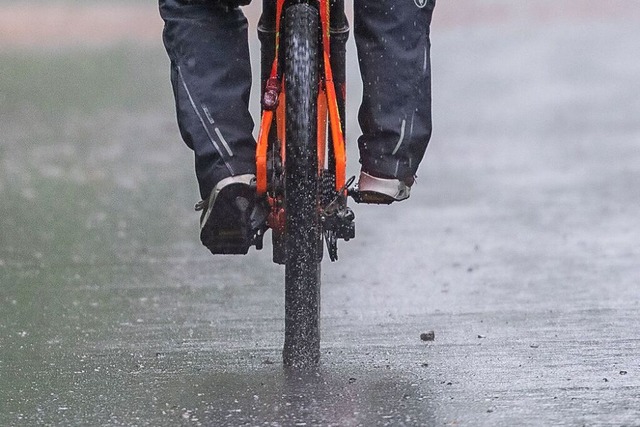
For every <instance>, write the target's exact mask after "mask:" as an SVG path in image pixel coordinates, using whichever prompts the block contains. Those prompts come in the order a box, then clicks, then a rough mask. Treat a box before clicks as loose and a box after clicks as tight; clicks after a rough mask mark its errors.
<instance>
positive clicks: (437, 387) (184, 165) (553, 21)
mask: <svg viewBox="0 0 640 427" xmlns="http://www.w3.org/2000/svg"><path fill="white" fill-rule="evenodd" d="M7 3H9V5H7ZM16 4H17V3H15V2H13V3H11V2H4V4H3V10H5V11H6V13H9V12H11V11H13V12H12V13H17V15H14V17H15V16H23V18H21V19H23V21H21V22H24V25H32V26H33V31H36V29H40V30H41V31H42V37H41V40H42V43H41V44H40V43H38V42H37V40H36V41H35V43H36V45H34V40H31V39H29V34H31V33H32V32H31V31H24V28H23V31H22V32H9V33H11V34H14V35H15V38H14V39H11V38H9V37H6V38H2V43H0V129H1V133H0V138H1V140H2V143H1V145H0V162H1V166H0V200H1V203H0V425H3V426H13V425H16V426H22V425H25V426H27V425H77V426H85V425H113V426H118V425H124V426H145V425H149V426H163V425H166V426H175V425H187V426H188V425H194V426H197V425H212V426H214V425H215V426H244V425H246V426H295V425H299V426H303V425H307V426H378V425H380V426H384V425H389V426H431V425H433V426H446V425H461V426H525V425H530V426H549V425H567V426H583V425H584V426H603V425H607V426H639V425H640V356H639V355H640V246H639V244H638V242H639V241H640V227H639V226H640V223H639V221H640V97H639V96H638V94H640V78H639V76H640V56H639V55H638V52H639V50H638V47H639V40H640V25H639V24H640V5H639V4H638V2H637V1H635V0H617V1H612V2H598V1H587V0H581V1H579V0H574V1H572V0H557V1H551V0H543V1H537V2H528V1H524V0H517V1H514V0H491V1H489V0H464V1H463V0H460V1H455V2H444V1H442V2H440V4H438V8H437V11H436V15H435V18H434V20H435V22H434V27H433V30H432V36H433V67H434V68H433V80H434V123H435V130H434V136H433V140H432V144H431V146H430V148H429V150H428V155H427V159H426V160H425V162H424V164H423V166H422V168H421V170H420V172H419V177H418V182H417V185H416V186H415V188H414V192H413V194H412V196H411V199H410V200H409V201H407V202H403V203H402V204H399V205H397V206H390V207H366V206H356V207H355V209H356V214H357V227H358V229H357V238H356V240H354V241H352V242H349V243H348V244H343V245H342V246H341V248H340V250H341V252H340V257H341V259H340V261H339V262H338V263H336V264H330V263H328V262H327V263H326V264H325V265H324V266H323V269H324V273H323V316H322V322H323V329H322V333H323V342H322V346H323V353H322V360H323V363H322V366H321V368H320V370H319V371H318V372H317V373H315V374H312V375H301V374H288V373H285V372H283V369H282V365H281V356H280V351H281V346H282V342H283V310H284V304H283V298H284V290H283V271H282V269H281V268H280V267H279V266H275V265H273V264H272V263H271V262H270V253H269V249H270V247H269V246H267V247H266V248H265V250H263V251H262V252H256V251H252V253H250V255H249V256H246V257H212V256H210V255H209V254H208V252H207V251H206V250H205V249H204V248H202V247H201V246H200V244H199V242H198V240H197V221H198V215H197V214H196V213H195V212H193V211H192V205H193V203H194V202H195V201H197V191H196V184H195V179H194V177H193V172H192V169H191V168H192V162H193V160H192V156H191V154H190V152H189V150H188V149H187V148H186V147H185V146H184V145H183V144H182V143H181V142H180V141H179V136H178V132H177V128H176V125H175V122H174V111H173V105H172V97H171V92H170V88H169V82H168V61H167V59H166V58H165V54H164V52H163V50H162V46H161V44H160V33H159V31H160V25H159V18H158V16H157V12H156V11H155V3H154V2H152V1H146V2H138V3H135V4H134V2H131V4H129V5H128V6H127V4H128V3H118V4H119V5H120V6H118V7H122V8H123V9H122V10H121V11H120V13H126V10H127V7H130V8H131V10H134V9H135V10H138V9H137V8H142V9H141V10H146V11H148V12H147V13H148V15H149V18H148V21H149V22H140V25H141V26H143V25H148V28H151V29H155V30H157V40H154V39H153V38H149V37H148V34H149V33H148V32H147V31H148V30H144V29H141V30H140V31H139V32H132V33H131V34H129V35H127V34H126V29H121V30H118V31H116V32H115V33H113V34H115V35H119V34H121V35H123V37H116V40H113V39H110V40H111V42H108V41H107V40H106V39H105V38H104V37H102V36H104V34H102V36H96V37H94V36H95V34H94V35H93V36H92V33H91V30H92V28H94V27H92V26H91V25H85V27H84V28H85V29H86V34H84V35H83V36H80V35H78V34H77V33H73V35H72V36H70V38H69V39H66V40H65V38H64V37H61V36H59V35H58V36H55V34H53V33H51V32H49V33H48V32H47V31H49V30H50V29H51V28H53V29H56V31H58V30H60V28H59V26H60V25H67V26H68V27H69V28H74V31H76V30H77V27H76V26H74V25H72V24H73V23H74V22H77V20H78V19H79V18H78V17H75V18H74V16H73V10H74V7H71V6H68V5H69V4H71V5H76V6H77V5H78V4H80V2H75V3H73V2H71V3H67V6H63V7H66V9H64V10H65V11H66V13H63V14H61V15H55V14H52V13H50V14H47V15H45V16H49V18H50V19H54V20H55V19H59V20H60V19H61V21H54V23H53V24H51V25H50V27H47V26H46V25H44V24H43V23H42V22H41V21H39V20H38V19H42V16H43V15H40V18H38V10H40V9H38V7H44V5H45V4H49V5H50V4H51V3H45V2H32V3H29V4H28V6H27V7H23V6H16ZM92 4H93V3H88V2H82V5H83V6H82V7H83V9H82V11H83V13H88V14H89V15H83V16H84V18H82V19H80V21H82V22H85V24H86V19H89V18H87V16H94V19H95V16H98V17H100V16H101V14H100V13H94V15H91V14H90V13H89V12H87V11H88V10H89V11H90V8H91V7H93V6H95V7H98V6H96V4H93V6H92ZM9 6H11V7H9ZM19 7H23V9H22V11H21V12H20V10H18V9H19ZM47 7H50V6H47ZM99 7H104V5H102V4H101V6H99ZM12 8H13V9H12ZM252 8H253V9H250V10H249V11H250V12H251V13H252V16H255V7H254V6H252ZM16 10H17V11H18V12H16ZM122 11H125V12H122ZM25 13H27V15H24V14H25ZM28 13H31V15H29V14H28ZM132 13H133V12H132ZM135 13H139V11H138V12H135ZM21 14H22V15H21ZM25 16H26V17H25ZM56 16H57V18H56ZM61 16H63V17H64V19H63V18H60V17H61ZM109 16H111V15H109ZM115 16H118V15H115ZM136 16H138V15H136ZM143 16H144V15H143ZM16 19H17V18H16ZM65 19H66V20H65ZM74 19H76V21H74ZM98 21H99V20H98ZM98 21H96V26H95V28H97V29H100V28H102V27H101V26H100V25H106V24H105V22H107V24H108V23H109V22H111V23H113V24H114V25H116V24H117V22H116V21H117V19H115V20H114V18H113V17H110V18H108V19H107V20H106V21H105V22H102V23H100V22H98ZM7 22H9V23H11V22H14V23H15V22H16V21H15V20H7V19H4V20H3V19H0V24H2V25H4V26H3V27H2V29H1V30H0V31H4V32H3V34H8V33H7V32H6V28H7V25H9V24H7ZM65 22H66V24H65ZM30 23H31V24H30ZM5 24H6V25H5ZM252 25H253V27H252V28H254V27H255V21H253V22H252ZM21 28H22V27H21ZM48 28H49V30H48ZM54 32H55V31H54ZM98 32H100V31H98ZM20 34H23V35H24V37H23V38H22V39H20ZM63 34H64V33H63ZM55 37H58V39H56V38H55ZM134 39H135V40H134ZM53 40H57V41H56V43H55V45H53V46H52V45H51V42H52V41H53ZM351 46H352V45H351ZM252 49H253V51H254V52H257V50H256V49H257V45H253V47H252ZM350 61H351V62H350V75H349V79H350V84H351V86H350V90H351V92H350V96H351V99H352V101H351V103H350V112H349V120H350V127H349V141H350V143H351V149H350V150H351V151H350V153H351V163H350V166H349V168H350V172H351V173H352V174H355V173H356V172H357V170H358V168H357V166H358V165H357V153H356V151H355V150H354V147H355V140H356V138H357V136H358V132H357V124H356V122H355V117H356V111H357V104H358V97H359V93H360V92H359V82H358V73H357V65H356V62H355V58H354V56H353V55H351V60H350ZM254 99H255V96H254ZM431 330H433V331H434V333H435V340H434V341H429V342H423V341H421V339H420V335H421V334H422V333H426V332H428V331H431Z"/></svg>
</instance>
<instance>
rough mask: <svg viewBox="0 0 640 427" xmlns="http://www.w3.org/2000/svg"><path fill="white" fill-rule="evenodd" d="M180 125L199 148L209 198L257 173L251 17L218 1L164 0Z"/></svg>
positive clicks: (190, 142)
mask: <svg viewBox="0 0 640 427" xmlns="http://www.w3.org/2000/svg"><path fill="white" fill-rule="evenodd" d="M159 3H160V14H161V16H162V18H163V19H164V22H165V27H164V44H165V47H166V49H167V53H168V55H169V59H170V60H171V82H172V84H173V91H174V95H175V102H176V111H177V116H178V126H179V128H180V133H181V135H182V138H183V139H184V141H185V143H186V144H187V145H188V146H189V147H190V148H191V149H193V151H194V153H195V168H196V176H197V178H198V183H199V186H200V193H201V195H202V197H203V198H205V197H207V196H208V195H209V193H210V192H211V190H212V189H213V187H214V186H215V184H216V183H217V182H218V181H220V180H221V179H223V178H226V177H228V176H232V175H241V174H246V173H255V146H256V143H255V140H254V138H253V135H252V131H253V120H252V118H251V115H250V114H249V109H248V103H249V92H250V89H251V66H250V61H249V47H248V39H247V20H246V18H245V16H244V14H243V13H242V11H241V10H240V9H237V8H236V9H232V10H228V11H227V10H225V9H222V8H219V7H216V6H212V4H213V3H214V2H207V1H193V0H159Z"/></svg>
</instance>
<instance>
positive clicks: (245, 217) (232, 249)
mask: <svg viewBox="0 0 640 427" xmlns="http://www.w3.org/2000/svg"><path fill="white" fill-rule="evenodd" d="M254 198H255V193H254V190H253V189H252V188H251V187H250V186H248V185H246V184H243V183H237V184H229V185H227V186H226V187H224V188H223V189H222V190H221V191H220V193H219V194H218V195H217V196H216V199H215V201H214V203H213V206H211V208H210V209H211V214H210V215H209V218H208V219H207V222H206V223H205V225H204V227H203V228H202V230H201V231H200V240H201V241H202V244H203V245H205V246H206V247H207V248H208V249H209V250H210V251H211V253H212V254H227V255H245V254H247V252H249V247H250V246H251V241H250V236H249V235H248V234H249V231H248V226H249V216H250V214H251V209H252V208H253V200H254Z"/></svg>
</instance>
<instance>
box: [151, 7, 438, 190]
mask: <svg viewBox="0 0 640 427" xmlns="http://www.w3.org/2000/svg"><path fill="white" fill-rule="evenodd" d="M159 3H160V14H161V16H162V18H163V19H164V22H165V29H164V44H165V47H166V49H167V53H168V55H169V59H170V60H171V82H172V84H173V91H174V95H175V102H176V110H177V116H178V126H179V129H180V133H181V135H182V138H183V139H184V141H185V142H186V144H187V145H188V146H189V147H190V148H191V149H193V151H194V153H195V167H196V176H197V178H198V183H199V185H200V193H201V195H202V197H203V198H205V197H206V196H207V195H208V194H209V193H210V192H211V190H212V189H213V187H214V186H215V184H216V183H217V182H218V181H220V180H221V179H223V178H226V177H228V176H231V175H241V174H246V173H255V146H256V144H255V140H254V138H253V136H252V131H253V126H254V123H253V120H252V119H251V116H250V114H249V111H248V101H249V91H250V87H251V67H250V62H249V49H248V41H247V40H248V38H247V37H248V36H247V21H246V18H245V17H244V15H243V13H242V11H241V10H240V9H238V8H236V9H231V10H226V9H224V8H219V7H216V6H215V5H214V3H215V2H214V1H211V0H159ZM434 6H435V0H354V11H355V14H354V15H355V23H354V24H355V25H354V35H355V39H356V45H357V48H358V58H359V61H360V71H361V74H362V80H363V85H364V94H363V100H362V105H361V107H360V112H359V116H358V120H359V122H360V127H361V129H362V136H361V137H360V139H359V140H358V144H359V148H360V161H361V163H362V168H363V169H364V170H365V171H367V172H369V173H373V174H374V175H376V174H377V175H384V176H392V177H397V178H399V179H404V178H407V177H409V176H413V175H415V173H416V171H417V169H418V165H419V163H420V161H421V160H422V158H423V156H424V153H425V150H426V148H427V144H428V143H429V138H430V137H431V67H430V42H429V26H430V23H431V16H432V13H433V9H434Z"/></svg>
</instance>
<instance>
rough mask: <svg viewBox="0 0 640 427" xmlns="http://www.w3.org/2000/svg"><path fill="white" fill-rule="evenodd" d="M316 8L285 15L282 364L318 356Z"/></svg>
mask: <svg viewBox="0 0 640 427" xmlns="http://www.w3.org/2000/svg"><path fill="white" fill-rule="evenodd" d="M318 20H319V18H318V11H317V10H316V9H315V8H313V7H311V6H309V5H307V4H297V5H292V6H290V7H288V8H287V10H286V15H285V22H286V25H285V27H286V28H285V38H284V44H285V67H284V68H285V93H286V100H285V111H286V112H285V114H286V116H285V123H286V125H285V140H286V143H285V144H286V156H285V157H286V159H285V171H286V172H285V173H286V179H285V212H286V263H285V343H284V350H283V361H284V365H285V366H288V367H294V368H304V367H310V366H314V365H317V364H318V362H319V360H320V261H321V257H322V240H321V236H322V233H321V225H320V219H319V209H318V179H319V178H318V148H317V109H318V107H317V98H318V78H319V77H318V67H319V53H318V48H319V47H318Z"/></svg>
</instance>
